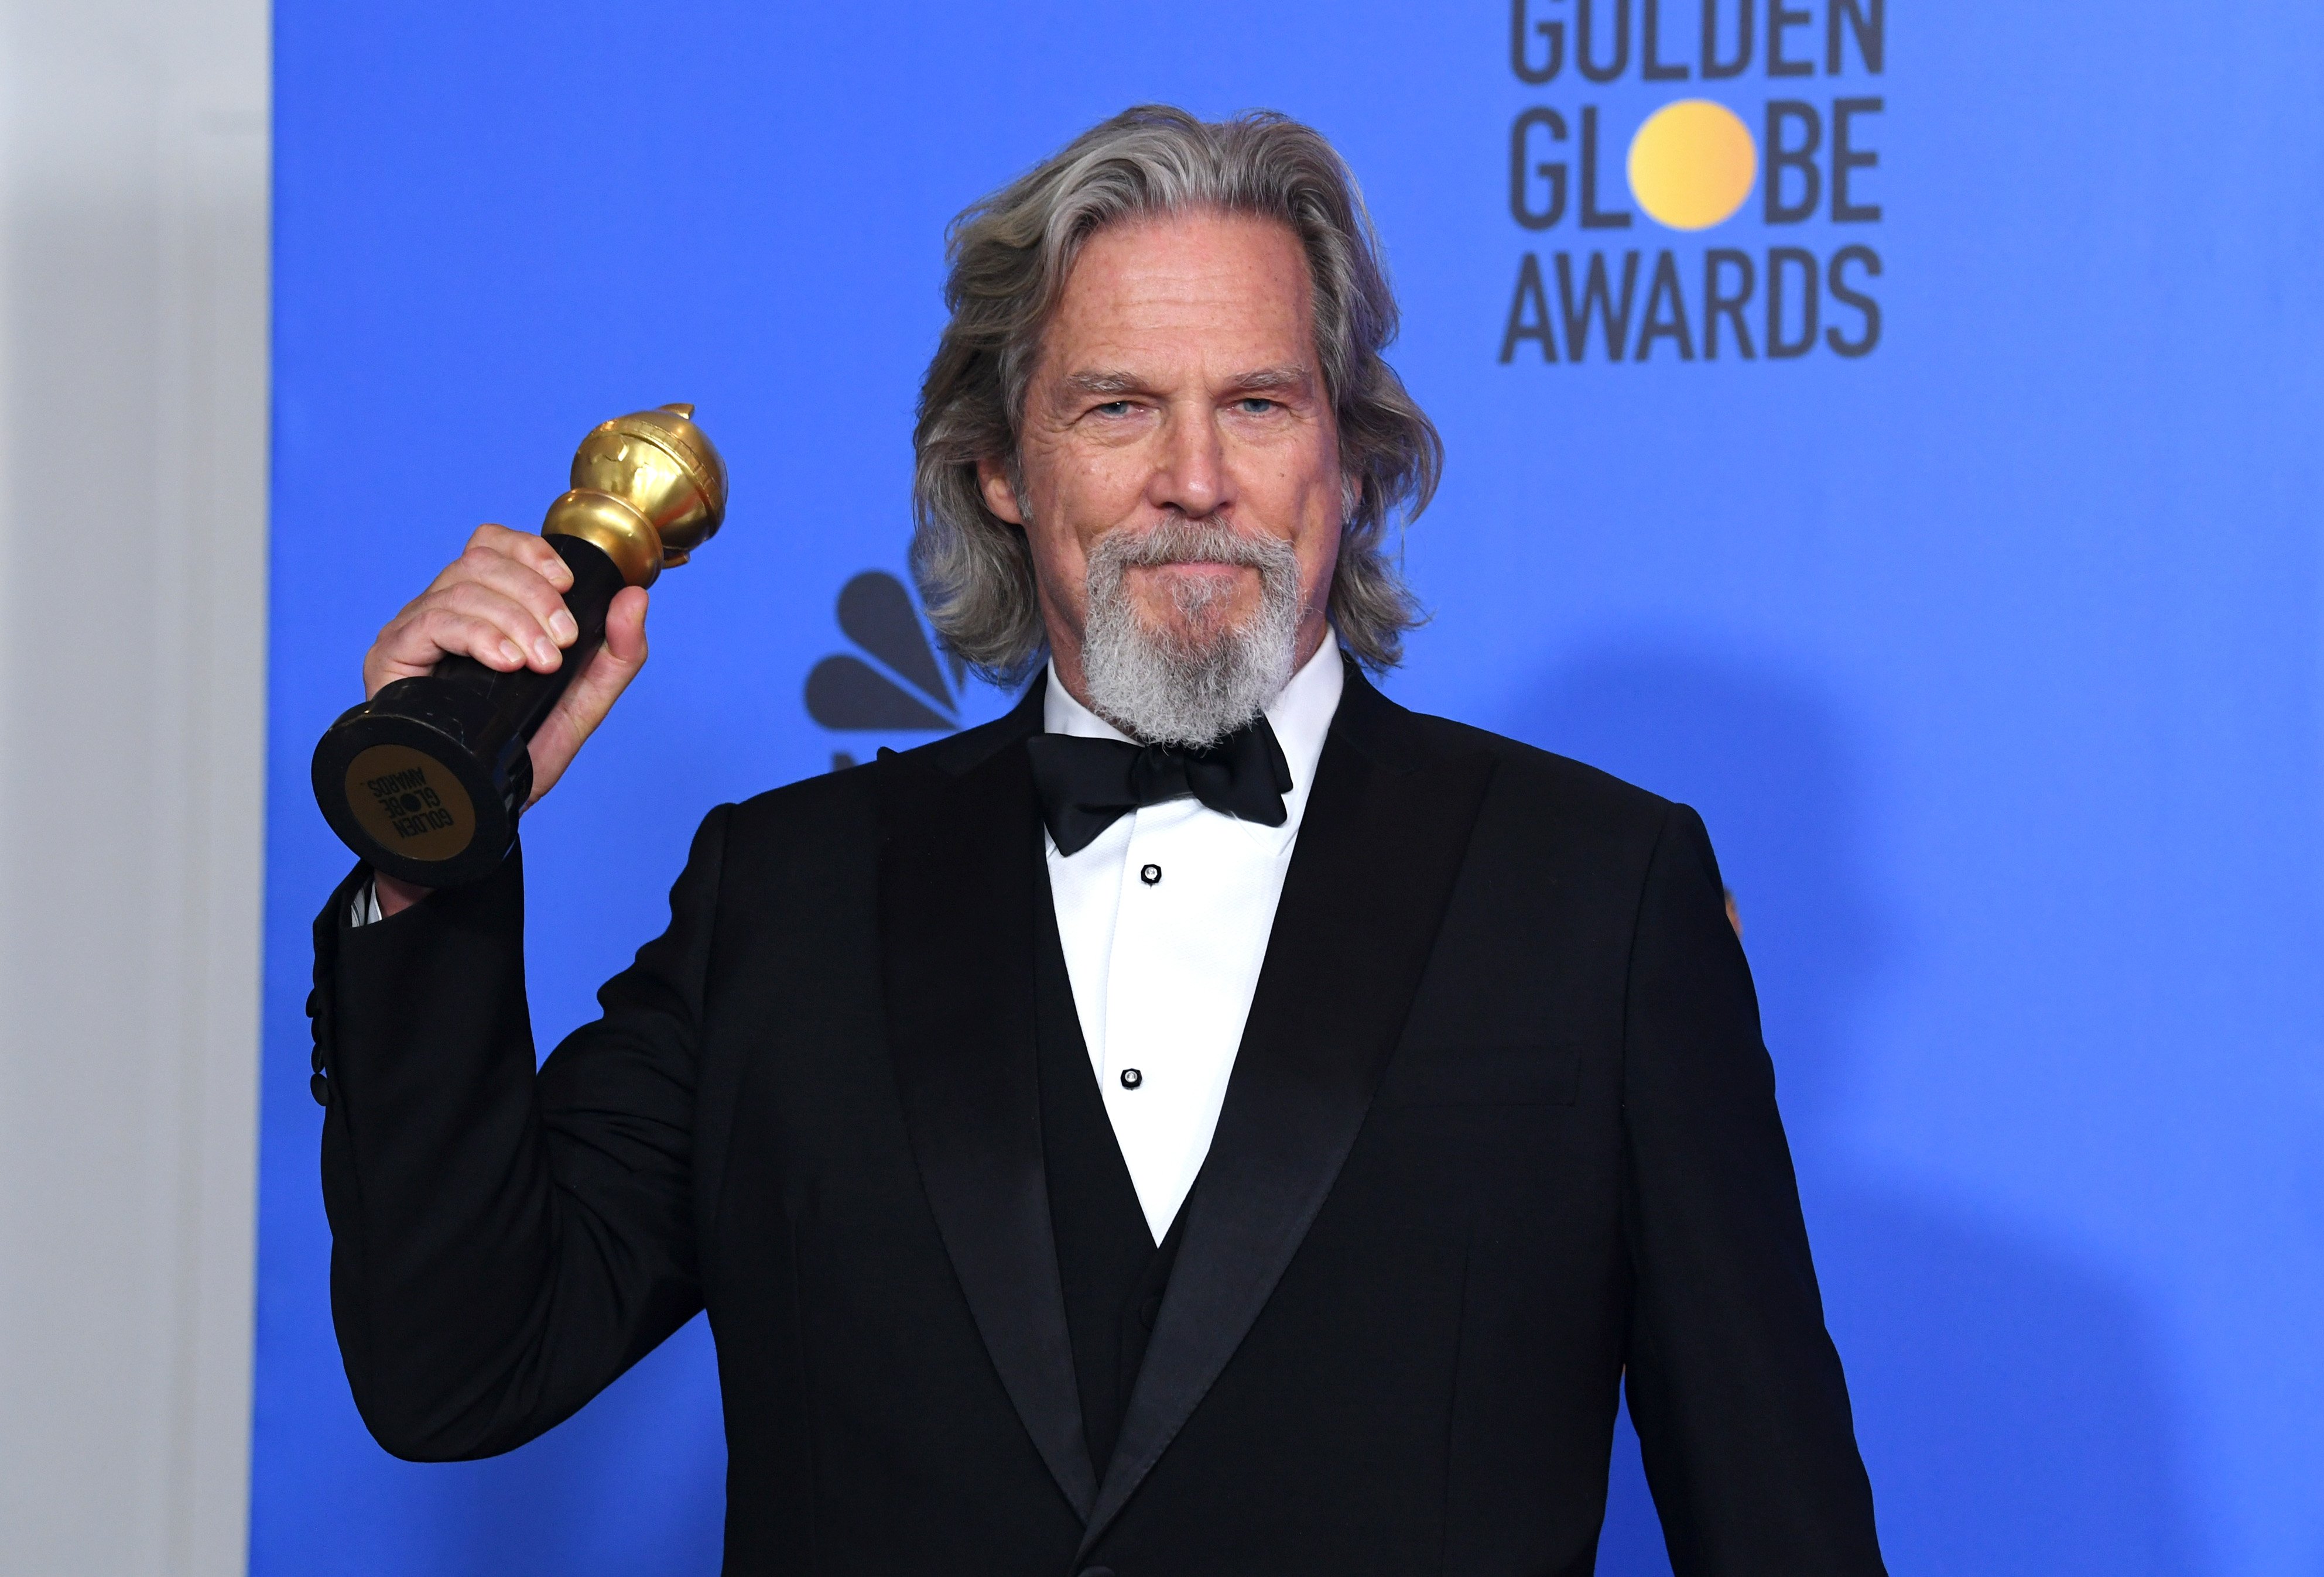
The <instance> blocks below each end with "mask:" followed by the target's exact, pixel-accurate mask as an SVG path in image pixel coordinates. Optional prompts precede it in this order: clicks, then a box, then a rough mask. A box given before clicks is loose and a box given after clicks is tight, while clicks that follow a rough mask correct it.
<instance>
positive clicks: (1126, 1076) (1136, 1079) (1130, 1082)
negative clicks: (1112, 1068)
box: [1121, 1068, 1146, 1090]
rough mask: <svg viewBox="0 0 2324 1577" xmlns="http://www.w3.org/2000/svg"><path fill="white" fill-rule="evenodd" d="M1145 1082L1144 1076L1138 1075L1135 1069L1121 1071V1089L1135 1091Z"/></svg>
mask: <svg viewBox="0 0 2324 1577" xmlns="http://www.w3.org/2000/svg"><path fill="white" fill-rule="evenodd" d="M1145 1082H1146V1075H1145V1074H1141V1073H1139V1071H1138V1070H1137V1069H1136V1068H1124V1069H1122V1070H1121V1087H1122V1088H1123V1089H1125V1090H1135V1089H1136V1088H1138V1086H1139V1085H1140V1084H1144V1083H1145Z"/></svg>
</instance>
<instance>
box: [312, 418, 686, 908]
mask: <svg viewBox="0 0 2324 1577" xmlns="http://www.w3.org/2000/svg"><path fill="white" fill-rule="evenodd" d="M572 484H573V485H572V490H571V491H570V492H568V493H566V494H565V495H564V496H563V497H561V498H559V499H558V501H557V502H556V503H552V504H550V505H549V516H548V518H547V519H546V520H544V521H541V525H540V534H541V535H542V536H544V537H546V538H548V539H549V546H550V547H552V548H554V549H556V550H557V553H558V557H559V558H563V559H564V560H565V562H566V564H567V566H568V567H570V568H571V569H572V571H573V589H572V590H570V591H568V592H567V593H566V594H565V606H566V608H567V611H568V612H570V613H572V615H573V622H575V623H576V624H577V625H579V626H580V634H579V635H578V636H577V637H576V639H575V641H574V642H573V644H572V645H570V646H568V647H567V648H566V649H565V660H564V661H563V662H562V663H560V664H559V665H558V668H557V669H556V671H555V672H553V673H545V674H544V673H535V672H534V671H532V670H531V669H529V668H521V669H517V670H516V671H515V672H514V673H505V674H504V673H500V672H497V671H495V670H493V669H489V668H486V667H485V666H484V664H483V663H480V662H478V661H476V660H475V659H473V658H468V657H447V658H446V659H444V660H443V661H441V662H439V663H438V664H437V665H436V667H435V669H434V671H433V672H430V673H429V674H426V675H423V676H421V677H420V678H409V679H398V680H396V681H395V682H394V683H393V684H392V685H385V686H383V687H381V688H380V692H379V694H377V695H376V696H373V697H372V698H371V699H370V700H368V701H366V702H364V704H363V705H360V706H357V707H355V708H354V709H353V710H351V711H349V712H347V713H346V714H345V715H342V716H341V717H340V718H339V720H338V721H337V722H336V723H334V724H331V726H330V728H329V730H328V731H327V733H324V735H323V739H322V742H321V743H319V744H318V745H317V746H316V747H315V763H314V779H315V799H316V802H317V803H318V805H320V806H321V807H323V816H324V819H326V820H327V821H328V822H329V823H330V824H331V830H332V831H333V832H335V833H337V834H338V835H339V837H340V838H341V839H342V840H343V841H344V842H345V843H346V845H347V847H348V848H350V849H353V850H354V851H355V855H356V857H357V858H359V859H361V860H362V861H363V862H364V863H366V864H368V865H369V866H371V868H372V869H373V870H374V871H385V872H386V873H387V874H388V875H390V876H393V877H397V878H400V879H401V880H402V881H410V882H416V883H418V884H419V885H420V886H422V887H459V886H463V885H465V884H466V883H468V882H472V881H481V880H483V879H484V877H486V876H488V875H490V874H492V872H493V871H494V870H495V869H496V868H497V867H498V866H499V865H500V862H501V861H502V859H503V857H504V856H505V855H506V854H507V853H508V850H509V844H511V843H512V841H514V839H515V837H516V822H517V817H518V816H519V815H520V814H521V813H522V811H523V810H524V807H525V805H526V803H527V802H528V801H529V800H530V798H532V754H531V752H530V748H529V747H530V744H531V742H532V736H533V734H534V733H535V732H536V731H538V730H539V727H540V725H541V724H542V722H543V721H544V720H546V719H547V717H548V716H549V713H550V712H551V711H553V710H554V709H555V708H556V705H557V702H558V697H559V696H562V695H564V694H565V687H566V686H567V685H569V684H571V683H572V682H573V678H574V677H575V676H576V675H577V674H578V673H580V672H581V671H582V670H583V669H586V668H587V667H588V666H589V660H590V659H592V658H593V657H595V655H596V653H597V648H598V647H599V646H601V645H603V644H604V640H605V613H606V611H607V609H608V608H610V607H611V606H612V605H613V595H614V594H615V593H616V592H618V591H620V590H621V589H622V587H623V586H651V585H652V584H653V583H654V578H655V577H656V576H659V574H660V573H661V572H662V571H663V570H664V569H666V568H669V567H671V566H673V565H678V564H683V563H685V562H686V560H687V555H688V554H690V553H692V552H693V551H694V549H696V548H698V547H700V546H701V545H702V544H703V543H704V542H705V541H707V540H708V539H709V538H710V536H711V533H713V532H715V530H718V526H719V522H720V521H723V520H724V519H725V516H726V464H725V462H724V460H722V459H720V458H719V456H718V451H717V450H716V449H715V448H714V447H711V443H710V440H709V438H706V437H705V436H704V434H703V431H702V429H700V428H698V427H696V426H695V425H694V407H693V406H691V405H664V406H661V407H659V408H658V409H656V410H640V411H636V412H633V413H632V414H631V415H628V416H618V417H615V418H614V419H613V420H611V421H608V422H604V423H601V424H600V425H598V426H597V427H596V428H595V429H591V431H590V433H589V436H588V437H587V438H583V439H582V440H581V448H580V452H579V453H577V454H576V455H575V456H574V457H573V477H572Z"/></svg>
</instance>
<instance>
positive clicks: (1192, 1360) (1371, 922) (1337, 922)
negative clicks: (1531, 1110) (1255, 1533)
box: [1082, 667, 1491, 1555]
mask: <svg viewBox="0 0 2324 1577" xmlns="http://www.w3.org/2000/svg"><path fill="white" fill-rule="evenodd" d="M1490 773H1491V763H1490V761H1489V760H1488V759H1487V758H1485V757H1484V756H1482V755H1475V756H1455V757H1450V758H1432V757H1430V756H1429V755H1427V754H1426V753H1425V745H1424V742H1423V741H1422V739H1421V737H1420V733H1419V730H1418V728H1417V726H1416V724H1415V721H1414V719H1413V718H1412V715H1411V714H1409V713H1407V712H1406V711H1404V710H1403V709H1402V708H1401V707H1399V706H1397V705H1395V704H1393V703H1392V702H1390V701H1388V699H1387V698H1386V697H1384V696H1381V695H1380V694H1379V691H1377V690H1375V689H1373V688H1372V687H1371V686H1369V684H1367V683H1365V682H1364V680H1363V678H1361V676H1360V675H1359V674H1357V673H1356V672H1355V670H1354V669H1353V668H1352V667H1351V669H1350V670H1349V675H1348V685H1347V689H1346V691H1345V692H1344V693H1343V695H1342V699H1341V703H1340V711H1339V714H1338V715H1337V716H1335V717H1334V718H1333V724H1332V732H1331V734H1330V736H1329V738H1328V739H1327V741H1326V742H1325V744H1324V746H1323V757H1322V760H1321V761H1320V762H1319V763H1318V765H1317V767H1316V770H1315V787H1314V792H1313V794H1312V795H1311V797H1310V798H1309V800H1308V804H1307V812H1306V816H1305V819H1304V820H1303V822H1302V823H1301V825H1300V828H1299V842H1298V845H1297V847H1296V850H1295V851H1294V852H1293V854H1292V858H1291V869H1290V870H1289V871H1288V872H1286V876H1285V879H1284V883H1283V897H1282V899H1281V901H1280V902H1279V903H1278V904H1277V908H1276V913H1275V928H1274V932H1273V934H1272V935H1271V936H1270V937H1269V938H1268V947H1267V961H1266V964H1265V965H1264V966H1263V967H1262V969H1261V971H1260V973H1259V989H1258V991H1257V992H1256V993H1255V995H1254V996H1253V998H1252V1000H1251V1005H1250V1018H1249V1019H1247V1020H1246V1021H1245V1023H1244V1027H1243V1038H1242V1045H1241V1048H1240V1051H1239V1052H1238V1053H1237V1054H1236V1057H1235V1066H1234V1074H1233V1077H1232V1079H1231V1081H1230V1082H1229V1084H1228V1086H1227V1096H1226V1102H1225V1105H1224V1107H1223V1108H1222V1111H1220V1114H1219V1126H1218V1130H1217V1132H1216V1134H1215V1135H1214V1137H1213V1139H1212V1141H1211V1150H1210V1155H1209V1157H1208V1158H1207V1159H1206V1160H1205V1161H1204V1162H1203V1170H1202V1175H1201V1177H1200V1179H1199V1180H1198V1181H1197V1183H1196V1184H1195V1186H1194V1194H1192V1195H1191V1196H1190V1198H1189V1199H1188V1201H1187V1203H1186V1210H1187V1212H1188V1214H1187V1217H1186V1228H1185V1238H1184V1240H1182V1242H1181V1243H1180V1246H1179V1250H1178V1261H1177V1264H1176V1267H1175V1268H1173V1269H1172V1271H1171V1273H1170V1283H1169V1289H1168V1291H1167V1293H1166V1294H1165V1296H1164V1301H1163V1305H1162V1310H1161V1314H1160V1317H1159V1318H1158V1319H1157V1322H1156V1323H1155V1327H1154V1335H1153V1339H1152V1341H1151V1342H1150V1343H1149V1344H1148V1347H1147V1350H1146V1363H1145V1367H1144V1368H1143V1369H1141V1370H1140V1371H1139V1378H1138V1385H1137V1388H1136V1389H1135V1390H1134V1391H1133V1392H1132V1393H1131V1396H1130V1406H1129V1410H1128V1412H1127V1413H1126V1415H1125V1416H1124V1417H1123V1420H1122V1427H1121V1438H1120V1444H1119V1445H1118V1446H1117V1447H1116V1449H1115V1451H1114V1455H1113V1462H1112V1463H1111V1465H1110V1466H1109V1468H1108V1469H1107V1471H1106V1475H1105V1479H1104V1481H1103V1483H1102V1485H1101V1486H1100V1487H1099V1490H1098V1499H1097V1508H1096V1509H1095V1510H1094V1511H1093V1513H1092V1514H1091V1517H1090V1520H1089V1526H1088V1529H1087V1531H1086V1533H1085V1534H1084V1536H1083V1540H1082V1553H1083V1554H1084V1555H1086V1554H1088V1552H1089V1551H1090V1550H1091V1549H1092V1548H1093V1547H1094V1546H1095V1545H1096V1544H1097V1541H1098V1540H1099V1538H1100V1537H1101V1536H1102V1535H1103V1534H1104V1532H1105V1530H1106V1527H1107V1526H1109V1525H1110V1524H1111V1521H1112V1520H1113V1518H1114V1517H1115V1516H1116V1515H1117V1514H1119V1513H1120V1510H1121V1508H1122V1507H1123V1506H1124V1505H1125V1504H1127V1503H1128V1501H1129V1499H1130V1496H1131V1495H1132V1494H1133V1493H1135V1492H1136V1490H1137V1489H1138V1486H1139V1484H1140V1483H1141V1482H1143V1481H1144V1480H1145V1478H1146V1475H1147V1474H1148V1472H1149V1471H1152V1470H1153V1467H1154V1464H1155V1462H1157V1461H1158V1460H1159V1459H1160V1458H1161V1455H1162V1453H1163V1452H1164V1451H1165V1450H1167V1448H1168V1446H1169V1444H1170V1442H1171V1441H1172V1440H1173V1439H1175V1438H1176V1435H1177V1434H1178V1431H1179V1429H1180V1427H1181V1426H1183V1425H1185V1422H1186V1420H1187V1418H1188V1417H1189V1416H1192V1415H1193V1413H1194V1408H1195V1406H1196V1405H1197V1404H1199V1403H1200V1402H1201V1401H1202V1399H1203V1394H1204V1393H1205V1392H1207V1391H1208V1390H1209V1389H1210V1387H1211V1383H1212V1381H1213V1380H1215V1379H1217V1378H1218V1376H1219V1372H1220V1371H1221V1370H1222V1369H1224V1368H1225V1367H1226V1365H1227V1360H1229V1359H1231V1357H1233V1356H1234V1351H1235V1349H1236V1348H1237V1347H1239V1346H1240V1345H1241V1342H1242V1339H1243V1336H1244V1335H1245V1333H1248V1332H1249V1331H1250V1326H1251V1323H1252V1322H1253V1321H1254V1320H1256V1319H1257V1318H1258V1317H1259V1311H1260V1309H1262V1308H1263V1307H1264V1306H1265V1305H1266V1304H1267V1300H1268V1297H1269V1296H1272V1294H1273V1293H1274V1291H1275V1286H1276V1283H1277V1280H1278V1279H1280V1278H1281V1277H1282V1275H1283V1271H1284V1268H1285V1267H1286V1265H1288V1264H1289V1263H1290V1262H1291V1257H1292V1255H1293V1254H1294V1253H1296V1251H1297V1250H1298V1248H1299V1244H1300V1241H1301V1240H1303V1239H1304V1238H1305V1236H1306V1233H1307V1228H1308V1225H1309V1223H1310V1222H1313V1221H1314V1219H1315V1213H1316V1212H1317V1211H1318V1210H1320V1209H1321V1208H1322V1206H1323V1200H1324V1197H1325V1195H1327V1194H1330V1193H1331V1191H1332V1185H1333V1181H1334V1180H1335V1179H1336V1178H1337V1177H1338V1176H1339V1173H1340V1167H1341V1164H1342V1162H1343V1161H1345V1160H1346V1158H1347V1155H1348V1151H1349V1148H1351V1146H1352V1145H1353V1144H1354V1143H1355V1138H1356V1131H1357V1130H1358V1129H1360V1127H1362V1125H1363V1120H1364V1113H1365V1112H1366V1111H1367V1110H1369V1107H1370V1104H1371V1097H1372V1087H1373V1085H1374V1084H1375V1083H1376V1082H1377V1081H1378V1079H1379V1072H1380V1068H1381V1066H1382V1065H1384V1064H1385V1063H1386V1062H1387V1060H1388V1054H1389V1053H1390V1052H1391V1051H1393V1050H1394V1049H1395V1047H1396V1042H1397V1037H1398V1036H1399V1035H1400V1034H1402V1032H1403V1028H1404V1020H1405V1015H1406V1010H1408V1009H1409V1007H1410V1005H1411V1001H1412V996H1413V993H1414V991H1416V990H1418V988H1419V984H1420V976H1421V971H1422V969H1423V967H1424V966H1425V964H1426V963H1427V961H1428V953H1429V949H1430V947H1431V945H1433V944H1434V940H1435V936H1436V932H1437V928H1438V927H1439V926H1440V925H1441V924H1442V923H1443V915H1444V907H1445V904H1446V902H1447V901H1448V900H1449V899H1450V897H1451V895H1452V882H1453V878H1454V876H1455V875H1456V874H1457V872H1458V871H1459V870H1460V865H1461V861H1462V855H1463V854H1464V853H1466V851H1467V848H1468V844H1469V831H1470V827H1471V824H1472V823H1473V822H1474V821H1475V819H1476V815H1477V807H1478V805H1479V804H1480V801H1481V799H1482V798H1483V794H1484V788H1485V783H1486V779H1488V778H1489V776H1490Z"/></svg>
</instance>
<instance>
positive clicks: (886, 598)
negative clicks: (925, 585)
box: [807, 569, 968, 771]
mask: <svg viewBox="0 0 2324 1577" xmlns="http://www.w3.org/2000/svg"><path fill="white" fill-rule="evenodd" d="M838 615H839V632H840V633H841V634H843V635H844V636H846V637H847V639H848V640H849V641H852V642H853V644H854V647H855V650H853V651H843V652H836V653H834V654H833V655H832V656H829V657H826V658H824V659H822V660H820V661H819V662H817V663H816V665H815V667H814V668H812V669H808V670H807V715H808V716H810V717H812V718H814V719H815V720H816V722H817V723H819V724H822V725H823V726H824V727H825V728H828V729H831V730H833V731H835V732H836V733H887V734H899V733H900V734H915V733H951V732H952V731H953V730H954V729H956V728H958V727H960V725H961V721H962V719H961V703H962V701H963V699H964V693H965V690H966V688H967V683H968V669H967V665H966V664H964V663H963V662H962V661H961V660H960V659H958V658H956V657H954V656H952V655H951V654H950V653H948V652H945V651H943V650H941V649H940V648H938V646H937V645H936V641H934V639H933V638H932V637H931V636H930V635H929V634H928V632H927V629H926V628H925V627H924V626H923V624H922V622H921V619H920V611H919V608H918V605H917V604H914V603H913V601H912V594H911V593H910V592H908V591H906V590H905V589H904V583H903V582H902V581H900V580H898V579H897V578H896V577H895V576H892V575H890V574H888V573H887V572H886V571H884V570H879V569H867V570H865V571H864V572H863V573H862V574H861V575H859V576H855V577H854V578H853V579H852V580H850V581H849V582H848V583H847V584H846V585H845V586H842V587H841V588H840V591H839V607H838ZM857 759H858V758H857V756H856V754H855V752H853V751H846V750H835V751H834V752H832V753H831V766H832V770H834V771H837V770H840V769H842V768H844V767H852V766H853V765H854V764H855V763H856V761H857Z"/></svg>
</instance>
